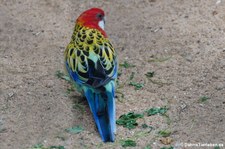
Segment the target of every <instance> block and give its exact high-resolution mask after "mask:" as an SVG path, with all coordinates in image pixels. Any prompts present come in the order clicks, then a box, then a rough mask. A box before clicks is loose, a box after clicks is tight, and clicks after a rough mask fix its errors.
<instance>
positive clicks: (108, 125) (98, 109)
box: [85, 89, 116, 142]
mask: <svg viewBox="0 0 225 149" xmlns="http://www.w3.org/2000/svg"><path fill="white" fill-rule="evenodd" d="M85 96H86V98H87V100H88V104H89V106H90V109H91V112H92V113H93V117H94V120H95V123H96V125H97V128H98V131H99V134H100V136H101V138H102V140H103V141H104V142H114V140H115V132H116V126H115V124H116V122H115V99H114V91H113V92H112V91H111V92H107V91H106V92H103V93H96V92H94V91H93V90H92V89H86V91H85Z"/></svg>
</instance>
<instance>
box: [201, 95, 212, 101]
mask: <svg viewBox="0 0 225 149" xmlns="http://www.w3.org/2000/svg"><path fill="white" fill-rule="evenodd" d="M208 99H210V98H209V97H208V96H202V97H200V98H199V102H206V101H207V100H208Z"/></svg>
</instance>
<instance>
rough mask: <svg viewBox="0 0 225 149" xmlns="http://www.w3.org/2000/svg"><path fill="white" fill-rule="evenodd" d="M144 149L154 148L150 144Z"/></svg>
mask: <svg viewBox="0 0 225 149" xmlns="http://www.w3.org/2000/svg"><path fill="white" fill-rule="evenodd" d="M144 149H152V147H151V146H150V145H147V146H146V147H145V148H144Z"/></svg>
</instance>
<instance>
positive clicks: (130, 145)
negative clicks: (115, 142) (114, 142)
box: [120, 139, 137, 147]
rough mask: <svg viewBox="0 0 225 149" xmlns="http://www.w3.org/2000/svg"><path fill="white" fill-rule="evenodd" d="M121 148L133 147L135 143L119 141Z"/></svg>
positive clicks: (128, 140)
mask: <svg viewBox="0 0 225 149" xmlns="http://www.w3.org/2000/svg"><path fill="white" fill-rule="evenodd" d="M120 143H121V145H122V147H135V146H136V145H137V143H136V142H135V141H133V140H130V139H127V140H121V141H120Z"/></svg>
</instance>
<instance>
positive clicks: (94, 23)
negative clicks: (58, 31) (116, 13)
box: [76, 8, 106, 37]
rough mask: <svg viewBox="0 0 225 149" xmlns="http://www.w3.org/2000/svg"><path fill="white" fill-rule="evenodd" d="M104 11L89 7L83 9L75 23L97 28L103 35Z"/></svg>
mask: <svg viewBox="0 0 225 149" xmlns="http://www.w3.org/2000/svg"><path fill="white" fill-rule="evenodd" d="M104 17H105V13H104V11H103V10H102V9H100V8H91V9H88V10H86V11H84V12H83V13H82V14H81V15H80V16H79V17H78V19H77V21H76V23H77V24H79V25H82V26H85V27H89V28H94V29H97V30H99V31H100V32H101V33H102V34H103V35H104V36H105V37H106V33H105V31H104V25H105V20H104Z"/></svg>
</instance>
